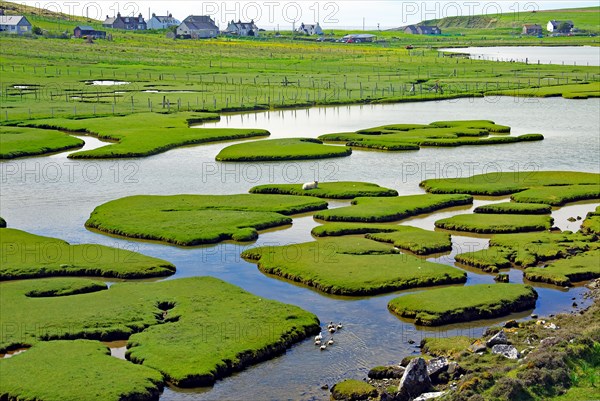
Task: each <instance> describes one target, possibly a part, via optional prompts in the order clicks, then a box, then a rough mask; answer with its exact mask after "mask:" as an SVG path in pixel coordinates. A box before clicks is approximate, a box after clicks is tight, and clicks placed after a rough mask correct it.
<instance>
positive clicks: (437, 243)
mask: <svg viewBox="0 0 600 401" xmlns="http://www.w3.org/2000/svg"><path fill="white" fill-rule="evenodd" d="M311 233H312V235H313V236H315V237H338V236H342V235H357V234H366V235H365V238H368V239H371V240H374V241H378V242H387V243H390V244H393V245H394V246H395V247H396V248H399V249H403V250H407V251H410V252H412V253H415V254H417V255H429V254H432V253H440V252H447V251H451V250H452V239H451V237H450V234H447V233H441V232H436V231H429V230H424V229H422V228H418V227H412V226H404V225H392V224H373V223H327V224H324V225H321V226H317V227H315V228H313V229H312V231H311Z"/></svg>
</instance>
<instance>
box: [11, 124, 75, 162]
mask: <svg viewBox="0 0 600 401" xmlns="http://www.w3.org/2000/svg"><path fill="white" fill-rule="evenodd" d="M83 144H84V142H83V141H82V140H81V139H79V138H75V137H72V136H69V135H67V134H65V133H63V132H59V131H56V130H44V129H35V128H23V127H0V159H14V158H16V157H24V156H36V155H42V154H45V153H52V152H58V151H62V150H68V149H76V148H80V147H82V146H83Z"/></svg>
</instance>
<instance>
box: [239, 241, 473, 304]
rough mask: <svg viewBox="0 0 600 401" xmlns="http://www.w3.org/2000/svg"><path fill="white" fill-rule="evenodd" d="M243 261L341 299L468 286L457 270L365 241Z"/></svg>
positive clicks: (257, 253)
mask: <svg viewBox="0 0 600 401" xmlns="http://www.w3.org/2000/svg"><path fill="white" fill-rule="evenodd" d="M242 257H244V258H246V259H248V260H250V261H252V262H254V263H257V265H258V268H259V270H260V271H262V272H263V273H266V274H272V275H276V276H279V277H283V278H286V279H288V280H292V281H296V282H300V283H303V284H306V285H308V286H310V287H314V288H315V289H317V290H319V291H322V292H326V293H330V294H339V295H371V294H379V293H385V292H391V291H395V290H400V289H406V288H416V287H428V286H434V285H441V284H452V283H463V282H464V281H465V280H466V273H464V272H462V271H460V270H458V269H455V268H453V267H450V266H447V265H442V264H437V263H431V262H427V261H424V260H422V259H419V258H417V257H414V256H411V255H406V254H400V253H397V251H396V250H394V248H392V247H390V246H388V245H385V244H380V243H377V242H375V241H371V240H368V239H365V238H344V237H339V238H333V239H324V240H319V241H314V242H306V243H302V244H293V245H284V246H268V247H260V248H253V249H249V250H247V251H244V252H243V253H242Z"/></svg>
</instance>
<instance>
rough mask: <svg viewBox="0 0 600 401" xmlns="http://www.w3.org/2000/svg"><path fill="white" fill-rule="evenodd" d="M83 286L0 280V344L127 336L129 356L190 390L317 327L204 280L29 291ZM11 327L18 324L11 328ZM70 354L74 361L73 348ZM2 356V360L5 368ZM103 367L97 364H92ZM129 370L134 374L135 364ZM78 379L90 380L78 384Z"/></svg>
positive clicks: (312, 319)
mask: <svg viewBox="0 0 600 401" xmlns="http://www.w3.org/2000/svg"><path fill="white" fill-rule="evenodd" d="M86 283H89V280H86V279H78V278H58V279H39V280H26V281H14V282H2V283H0V289H1V291H0V300H1V302H2V314H3V316H10V319H11V320H10V322H11V324H3V325H2V328H1V329H0V330H1V332H2V333H1V334H2V337H1V338H2V340H1V343H0V349H2V350H7V349H11V348H15V347H22V346H27V345H35V344H39V343H40V342H42V343H44V342H45V341H48V340H55V339H79V338H87V339H98V340H103V341H110V340H115V339H124V338H129V341H128V351H127V357H128V359H130V360H131V361H133V362H135V363H137V364H142V365H144V366H145V367H149V368H152V369H154V370H156V371H159V372H161V373H162V375H163V376H164V378H165V380H167V381H169V382H171V383H173V384H175V385H178V386H180V387H196V386H207V385H210V384H212V383H214V381H215V380H217V379H220V378H222V377H225V376H227V375H229V374H231V373H232V372H234V371H238V370H242V369H243V368H245V367H246V366H249V365H251V364H254V363H257V362H259V361H262V360H265V359H269V358H271V357H273V356H275V355H277V354H280V353H283V352H285V349H286V348H287V347H288V346H289V345H291V344H293V343H295V342H297V341H300V340H302V339H304V338H305V337H307V336H308V335H309V334H312V333H314V332H318V330H319V321H318V320H317V318H316V316H314V315H313V314H311V313H309V312H306V311H303V310H302V309H300V308H298V307H295V306H292V305H286V304H282V303H280V302H275V301H270V300H268V299H264V298H259V297H257V296H255V295H252V294H250V293H248V292H246V291H243V290H242V289H240V288H239V287H236V286H233V285H231V284H227V283H225V282H223V281H221V280H218V279H215V278H211V277H194V278H185V279H179V280H171V281H163V282H158V283H118V284H114V285H113V286H111V287H110V289H105V290H100V291H95V292H91V293H85V294H77V295H63V296H50V297H42V298H40V297H32V296H31V295H28V294H30V293H31V292H32V291H36V290H39V289H40V288H41V289H44V291H46V292H48V289H49V288H50V287H52V286H54V288H56V289H60V290H61V291H64V290H65V288H68V287H75V288H76V289H80V288H81V287H82V286H85V285H89V284H86ZM73 292H74V291H73ZM73 305H76V307H75V308H74V307H73ZM13 324H16V325H18V327H21V328H22V329H21V330H14V326H13ZM229 326H231V327H232V328H233V327H241V328H243V329H244V330H245V331H244V332H241V333H240V334H239V335H232V336H224V335H223V333H222V330H223V328H224V327H229ZM75 346H76V345H75ZM42 347H43V346H42ZM42 349H43V348H42ZM34 350H35V349H34ZM27 352H29V351H27ZM27 352H26V353H25V354H24V355H26V354H27ZM40 354H42V352H40ZM70 357H73V358H76V359H77V358H78V357H77V356H76V353H73V355H72V356H70ZM70 357H69V358H70ZM17 360H18V359H17ZM8 361H9V360H7V361H2V363H6V365H7V366H9V365H10V362H8ZM66 362H67V360H65V363H66ZM80 364H81V361H80V362H79V364H78V365H75V366H78V367H80V366H81V365H80ZM105 365H106V363H105V362H104V363H102V362H101V364H99V366H98V367H97V368H98V369H101V368H102V366H105ZM58 366H62V364H60V365H57V366H54V367H53V369H52V370H50V371H47V372H43V375H42V372H38V373H37V376H38V377H37V379H38V380H41V383H43V382H47V381H50V380H52V378H53V377H54V376H53V374H56V372H54V371H55V370H57V367H58ZM131 369H134V370H133V372H135V367H132V368H131ZM143 371H144V370H140V372H143ZM82 375H83V373H82ZM157 376H158V377H160V375H152V377H157ZM3 378H4V374H3ZM3 381H4V380H3ZM17 383H19V381H17ZM85 384H89V383H77V385H79V386H83V385H85ZM13 385H14V384H13ZM63 385H64V383H63ZM66 387H69V386H66ZM52 388H55V386H52ZM32 389H33V388H29V387H28V388H27V391H31V390H32ZM63 391H68V390H63ZM65 394H66V393H65Z"/></svg>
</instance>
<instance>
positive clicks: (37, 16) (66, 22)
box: [0, 1, 102, 34]
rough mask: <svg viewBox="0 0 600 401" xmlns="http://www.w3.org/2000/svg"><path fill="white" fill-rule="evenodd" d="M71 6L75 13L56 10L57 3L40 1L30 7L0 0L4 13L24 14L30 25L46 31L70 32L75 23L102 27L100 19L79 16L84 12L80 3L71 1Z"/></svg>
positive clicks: (58, 6)
mask: <svg viewBox="0 0 600 401" xmlns="http://www.w3.org/2000/svg"><path fill="white" fill-rule="evenodd" d="M37 4H39V3H37ZM78 4H79V3H78ZM42 6H43V7H42ZM44 7H46V8H44ZM72 7H73V8H74V9H75V12H76V15H69V14H65V13H61V12H57V11H58V8H60V5H59V3H42V4H41V6H38V7H32V6H27V5H25V4H19V3H11V2H9V1H0V8H1V9H3V10H4V11H5V14H6V15H25V16H26V17H27V19H28V20H29V22H31V25H33V26H34V27H39V28H41V29H43V30H46V31H56V32H64V31H70V34H72V33H73V28H75V27H76V26H77V25H83V24H85V25H90V26H93V27H95V28H101V27H102V21H97V20H94V19H90V18H86V17H84V16H81V15H82V14H84V11H83V7H82V6H81V4H79V7H77V6H75V3H73V5H72ZM69 8H70V7H66V6H65V9H66V10H68V9H69Z"/></svg>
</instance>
